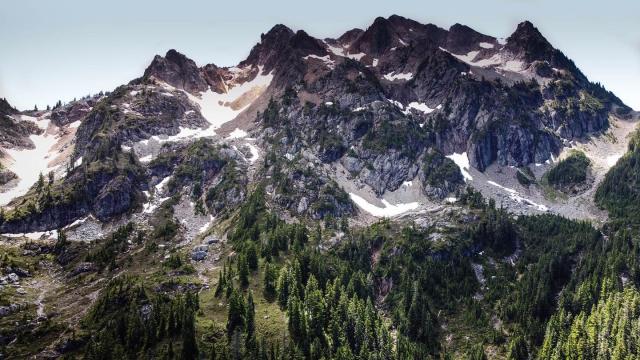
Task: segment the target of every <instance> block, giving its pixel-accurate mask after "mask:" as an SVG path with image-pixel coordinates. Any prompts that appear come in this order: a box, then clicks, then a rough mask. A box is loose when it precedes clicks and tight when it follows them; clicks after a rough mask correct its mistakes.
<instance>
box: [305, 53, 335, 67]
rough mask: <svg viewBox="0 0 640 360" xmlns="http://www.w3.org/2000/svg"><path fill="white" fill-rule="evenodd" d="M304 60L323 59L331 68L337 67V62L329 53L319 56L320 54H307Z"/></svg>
mask: <svg viewBox="0 0 640 360" xmlns="http://www.w3.org/2000/svg"><path fill="white" fill-rule="evenodd" d="M303 59H304V60H309V59H316V60H320V61H322V62H323V63H324V64H325V65H326V66H327V67H328V68H329V69H334V68H335V67H336V63H335V62H334V61H333V60H331V57H330V56H329V55H325V56H318V55H313V54H310V55H307V56H305V57H303Z"/></svg>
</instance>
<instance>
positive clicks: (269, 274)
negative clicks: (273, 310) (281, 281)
mask: <svg viewBox="0 0 640 360" xmlns="http://www.w3.org/2000/svg"><path fill="white" fill-rule="evenodd" d="M276 276H277V275H276V269H275V266H274V265H271V264H270V263H268V262H267V263H265V264H264V287H263V291H262V293H263V295H264V297H265V298H266V299H267V300H272V299H273V298H274V297H275V296H276V281H277V278H276Z"/></svg>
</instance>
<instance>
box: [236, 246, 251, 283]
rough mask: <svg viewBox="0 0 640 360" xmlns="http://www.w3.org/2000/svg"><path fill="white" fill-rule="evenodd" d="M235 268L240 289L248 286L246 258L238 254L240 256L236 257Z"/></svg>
mask: <svg viewBox="0 0 640 360" xmlns="http://www.w3.org/2000/svg"><path fill="white" fill-rule="evenodd" d="M237 266H238V277H239V279H240V285H241V286H242V287H247V286H249V265H248V264H247V258H246V257H245V256H244V255H243V254H240V256H238V263H237Z"/></svg>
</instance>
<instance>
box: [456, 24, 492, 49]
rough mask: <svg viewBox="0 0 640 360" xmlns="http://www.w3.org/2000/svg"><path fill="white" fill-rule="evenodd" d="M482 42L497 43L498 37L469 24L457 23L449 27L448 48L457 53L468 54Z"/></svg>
mask: <svg viewBox="0 0 640 360" xmlns="http://www.w3.org/2000/svg"><path fill="white" fill-rule="evenodd" d="M481 42H484V43H489V44H495V43H496V39H495V38H494V37H491V36H488V35H484V34H481V33H479V32H477V31H476V30H474V29H472V28H470V27H469V26H467V25H462V24H458V23H456V24H454V25H453V26H451V27H450V28H449V32H448V34H447V44H446V48H447V49H449V51H452V52H454V53H457V54H466V53H468V52H469V51H472V50H474V49H476V48H477V47H478V44H479V43H481Z"/></svg>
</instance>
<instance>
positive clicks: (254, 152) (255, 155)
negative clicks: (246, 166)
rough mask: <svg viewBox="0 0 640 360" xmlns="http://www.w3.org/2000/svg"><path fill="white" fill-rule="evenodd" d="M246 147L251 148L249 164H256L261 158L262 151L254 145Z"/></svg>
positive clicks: (248, 144)
mask: <svg viewBox="0 0 640 360" xmlns="http://www.w3.org/2000/svg"><path fill="white" fill-rule="evenodd" d="M245 145H247V146H248V147H249V151H251V158H249V159H248V160H249V162H250V163H254V162H256V160H258V158H259V157H260V150H258V147H257V146H255V145H253V144H250V143H246V144H245Z"/></svg>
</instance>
